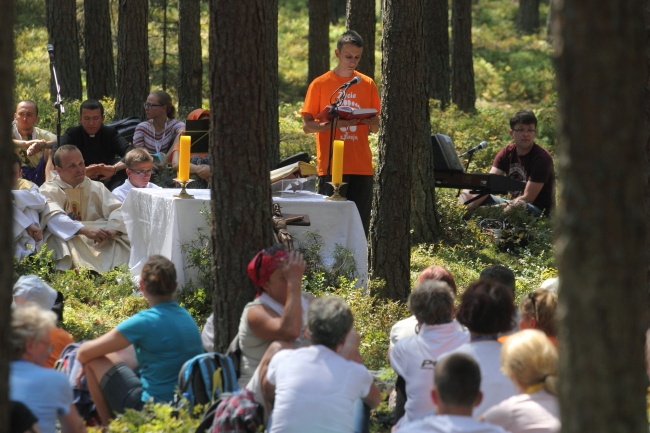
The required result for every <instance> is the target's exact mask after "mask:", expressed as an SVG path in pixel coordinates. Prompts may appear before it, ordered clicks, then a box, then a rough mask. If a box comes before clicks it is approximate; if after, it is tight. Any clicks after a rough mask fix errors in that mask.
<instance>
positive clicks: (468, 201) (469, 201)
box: [456, 149, 487, 205]
mask: <svg viewBox="0 0 650 433" xmlns="http://www.w3.org/2000/svg"><path fill="white" fill-rule="evenodd" d="M477 150H478V149H470V150H468V151H467V152H465V153H463V154H462V155H461V156H463V155H467V164H465V173H467V170H468V169H469V164H470V163H471V162H472V157H473V156H474V152H476V151H477ZM461 191H462V190H461V189H459V190H458V193H457V194H456V197H459V196H460V193H461ZM486 195H487V193H483V194H478V195H477V196H476V197H472V198H470V199H469V200H467V201H466V202H465V203H463V204H465V205H468V204H470V203H472V202H474V201H476V200H478V199H479V198H481V197H484V196H486Z"/></svg>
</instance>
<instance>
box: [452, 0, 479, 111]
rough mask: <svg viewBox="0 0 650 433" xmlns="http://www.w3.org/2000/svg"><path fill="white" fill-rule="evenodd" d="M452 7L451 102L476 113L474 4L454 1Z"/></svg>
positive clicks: (469, 1)
mask: <svg viewBox="0 0 650 433" xmlns="http://www.w3.org/2000/svg"><path fill="white" fill-rule="evenodd" d="M451 4H452V6H451V21H452V24H451V25H452V30H451V34H452V36H451V37H452V54H451V100H452V102H453V103H454V104H456V105H457V106H458V108H459V109H460V110H462V111H465V112H471V111H474V104H475V103H476V89H475V88H474V62H473V59H472V2H471V0H454V1H453V2H452V3H451Z"/></svg>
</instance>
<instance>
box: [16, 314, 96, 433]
mask: <svg viewBox="0 0 650 433" xmlns="http://www.w3.org/2000/svg"><path fill="white" fill-rule="evenodd" d="M55 326H56V315H55V314H54V313H53V312H51V311H46V310H44V309H42V308H41V307H39V306H38V305H36V304H34V303H31V304H26V305H23V306H18V307H16V308H14V309H12V311H11V349H10V350H11V351H12V352H11V358H12V361H11V365H10V366H9V399H10V400H14V401H19V402H21V403H23V404H25V405H26V406H27V407H28V408H29V410H31V411H32V413H33V414H34V415H35V416H36V419H37V420H38V425H39V427H40V429H41V432H42V433H56V432H57V422H58V423H59V424H60V430H59V431H61V433H83V432H85V431H86V426H85V425H84V422H83V419H82V418H81V416H79V412H77V408H76V407H75V405H74V403H73V402H72V388H71V387H70V383H69V382H68V378H67V377H66V376H65V375H64V374H63V373H61V372H60V371H56V370H53V369H51V368H45V367H42V365H43V364H44V363H45V361H46V360H47V357H48V356H49V354H50V351H51V350H52V345H51V341H50V331H51V330H52V329H54V327H55Z"/></svg>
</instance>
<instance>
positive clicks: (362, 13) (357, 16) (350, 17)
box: [347, 0, 377, 80]
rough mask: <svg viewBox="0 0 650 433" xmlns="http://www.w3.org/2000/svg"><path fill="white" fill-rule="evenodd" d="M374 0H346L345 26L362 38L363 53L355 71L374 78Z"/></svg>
mask: <svg viewBox="0 0 650 433" xmlns="http://www.w3.org/2000/svg"><path fill="white" fill-rule="evenodd" d="M375 4H376V1H375V0H348V6H347V28H348V29H349V30H354V31H356V32H357V33H359V35H360V36H361V38H362V39H363V55H362V56H361V60H360V61H359V65H358V66H357V71H359V72H361V73H362V74H366V75H367V76H369V77H370V78H372V79H373V80H374V79H375V30H376V29H375V28H376V26H377V25H376V24H377V23H376V21H377V18H376V16H375Z"/></svg>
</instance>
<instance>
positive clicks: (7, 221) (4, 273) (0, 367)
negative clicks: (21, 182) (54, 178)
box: [0, 0, 15, 431]
mask: <svg viewBox="0 0 650 433" xmlns="http://www.w3.org/2000/svg"><path fill="white" fill-rule="evenodd" d="M14 17H15V5H14V1H13V0H9V1H6V2H4V3H3V4H2V13H0V59H13V58H14V55H15V53H14ZM14 108H15V106H14V62H13V61H7V62H0V119H5V120H6V121H3V122H0V137H5V138H8V137H10V136H11V122H9V121H8V119H11V118H12V117H13V112H14ZM3 144H4V145H3V146H0V158H1V160H2V161H4V163H3V167H4V168H3V170H0V204H1V203H4V204H3V205H1V206H2V208H3V209H11V200H12V198H13V196H12V195H11V185H12V183H13V181H12V179H11V177H12V176H11V173H12V168H11V166H12V163H11V161H13V160H12V157H13V155H14V149H13V143H12V142H11V140H4V141H3ZM0 224H2V227H11V226H12V224H13V221H12V216H11V212H2V214H1V215H0ZM13 251H14V247H13V236H12V231H11V229H6V230H0V284H2V287H4V288H5V290H0V347H2V348H3V349H2V350H0V431H10V428H9V362H10V361H11V351H10V350H8V349H7V348H8V347H11V341H12V338H11V302H12V291H11V290H9V289H7V288H11V287H13V283H14V282H13V267H12V259H13V257H12V256H13Z"/></svg>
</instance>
